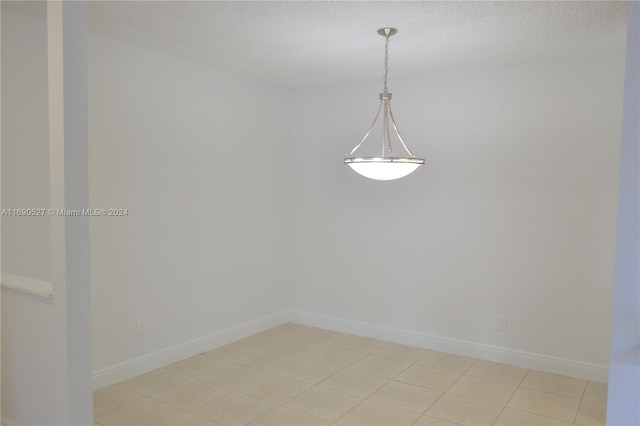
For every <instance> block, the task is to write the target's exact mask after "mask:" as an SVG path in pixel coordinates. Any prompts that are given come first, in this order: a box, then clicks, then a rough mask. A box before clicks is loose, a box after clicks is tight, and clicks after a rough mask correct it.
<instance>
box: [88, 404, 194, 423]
mask: <svg viewBox="0 0 640 426" xmlns="http://www.w3.org/2000/svg"><path fill="white" fill-rule="evenodd" d="M184 414H185V412H184V411H182V410H179V409H177V408H175V407H172V406H170V405H167V404H163V403H161V402H158V401H154V400H152V399H149V398H141V399H139V400H137V401H134V402H132V403H129V404H126V405H123V406H120V407H118V408H116V409H114V410H111V411H109V412H107V413H105V414H103V415H101V416H98V417H96V421H97V422H98V423H100V424H103V425H105V426H110V425H118V426H123V425H140V426H158V425H169V424H177V423H178V422H179V421H180V418H182V417H183V416H184Z"/></svg>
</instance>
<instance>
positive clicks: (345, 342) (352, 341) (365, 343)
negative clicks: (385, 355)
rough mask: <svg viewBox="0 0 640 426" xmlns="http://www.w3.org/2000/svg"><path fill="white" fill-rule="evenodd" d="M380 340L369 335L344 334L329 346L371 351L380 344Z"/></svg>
mask: <svg viewBox="0 0 640 426" xmlns="http://www.w3.org/2000/svg"><path fill="white" fill-rule="evenodd" d="M384 343H385V342H383V341H382V340H376V339H371V338H369V337H362V336H352V335H346V336H345V337H344V338H342V339H340V340H337V341H335V342H333V343H331V346H334V347H336V348H340V349H343V350H345V351H352V352H361V353H365V354H368V353H371V352H373V351H375V350H376V349H378V348H379V347H380V346H382V345H383V344H384Z"/></svg>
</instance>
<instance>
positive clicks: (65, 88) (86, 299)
mask: <svg viewBox="0 0 640 426" xmlns="http://www.w3.org/2000/svg"><path fill="white" fill-rule="evenodd" d="M47 36H48V60H49V67H48V72H49V155H50V157H49V166H50V169H49V170H50V196H51V207H52V208H54V209H69V210H75V209H87V208H89V173H88V122H87V116H88V114H87V105H88V101H87V6H86V3H85V2H61V1H55V2H54V1H49V2H47ZM51 278H52V282H53V297H54V298H64V301H63V303H66V309H65V312H66V318H65V321H64V324H65V327H66V353H67V357H66V361H67V362H66V377H67V389H66V391H67V413H68V419H67V423H66V424H68V425H86V424H91V423H92V421H93V419H92V417H93V415H92V378H91V373H92V366H91V292H90V269H89V217H88V216H63V215H54V216H52V217H51Z"/></svg>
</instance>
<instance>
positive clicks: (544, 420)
mask: <svg viewBox="0 0 640 426" xmlns="http://www.w3.org/2000/svg"><path fill="white" fill-rule="evenodd" d="M495 426H571V423H569V422H563V421H562V420H556V419H552V418H550V417H544V416H539V415H537V414H531V413H525V412H524V411H518V410H514V409H512V408H508V407H507V408H505V409H504V411H503V412H502V414H500V417H498V420H496V422H495Z"/></svg>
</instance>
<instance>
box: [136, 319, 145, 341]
mask: <svg viewBox="0 0 640 426" xmlns="http://www.w3.org/2000/svg"><path fill="white" fill-rule="evenodd" d="M146 333H147V325H146V324H145V321H144V320H138V321H136V334H137V335H138V337H142V336H144V335H145V334H146Z"/></svg>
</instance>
